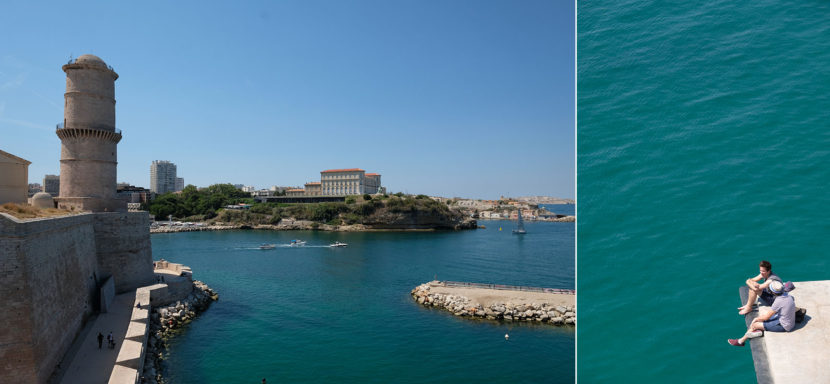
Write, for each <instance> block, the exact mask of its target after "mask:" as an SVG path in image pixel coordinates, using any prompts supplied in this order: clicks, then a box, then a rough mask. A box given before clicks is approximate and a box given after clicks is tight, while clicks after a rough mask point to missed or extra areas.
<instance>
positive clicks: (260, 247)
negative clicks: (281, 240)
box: [259, 244, 277, 249]
mask: <svg viewBox="0 0 830 384" xmlns="http://www.w3.org/2000/svg"><path fill="white" fill-rule="evenodd" d="M276 247H277V245H276V244H262V245H260V246H259V249H274V248H276Z"/></svg>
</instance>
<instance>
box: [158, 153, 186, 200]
mask: <svg viewBox="0 0 830 384" xmlns="http://www.w3.org/2000/svg"><path fill="white" fill-rule="evenodd" d="M182 181H184V180H182ZM150 192H153V193H157V194H159V195H163V194H165V193H169V192H176V164H173V163H171V162H169V161H166V160H155V161H153V164H151V165H150Z"/></svg>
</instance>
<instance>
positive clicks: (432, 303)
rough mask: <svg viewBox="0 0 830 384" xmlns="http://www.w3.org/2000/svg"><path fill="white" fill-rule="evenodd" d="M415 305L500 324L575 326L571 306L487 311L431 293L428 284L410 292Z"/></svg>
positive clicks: (505, 305)
mask: <svg viewBox="0 0 830 384" xmlns="http://www.w3.org/2000/svg"><path fill="white" fill-rule="evenodd" d="M411 294H412V297H413V298H414V299H415V300H416V301H417V302H418V304H421V305H424V306H427V307H438V308H442V309H446V310H448V311H450V312H452V313H453V314H454V315H456V316H467V317H473V318H481V319H489V320H503V321H532V322H539V323H547V324H556V325H562V324H568V325H575V324H576V311H575V309H574V307H572V306H562V305H551V304H547V303H542V304H537V303H530V304H515V305H514V304H513V303H509V302H508V303H493V304H490V305H489V306H487V307H484V306H482V305H481V304H478V303H474V302H471V300H470V299H468V298H466V297H464V296H458V295H449V294H443V293H432V292H430V291H429V284H428V283H427V284H421V285H419V286H417V287H415V289H413V290H412V292H411Z"/></svg>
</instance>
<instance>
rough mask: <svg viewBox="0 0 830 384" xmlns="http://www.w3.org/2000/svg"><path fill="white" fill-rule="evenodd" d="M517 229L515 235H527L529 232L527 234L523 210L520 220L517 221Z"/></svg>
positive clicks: (520, 213) (520, 212)
mask: <svg viewBox="0 0 830 384" xmlns="http://www.w3.org/2000/svg"><path fill="white" fill-rule="evenodd" d="M516 227H517V228H516V229H514V230H513V233H515V234H520V235H522V234H525V233H527V232H525V222H524V220H522V210H521V209H519V219H518V220H516Z"/></svg>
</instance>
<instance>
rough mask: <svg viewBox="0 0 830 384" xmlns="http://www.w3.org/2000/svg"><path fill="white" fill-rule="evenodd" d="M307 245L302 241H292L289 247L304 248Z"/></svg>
mask: <svg viewBox="0 0 830 384" xmlns="http://www.w3.org/2000/svg"><path fill="white" fill-rule="evenodd" d="M304 245H305V241H302V240H291V243H290V244H288V246H289V247H302V246H304Z"/></svg>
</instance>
